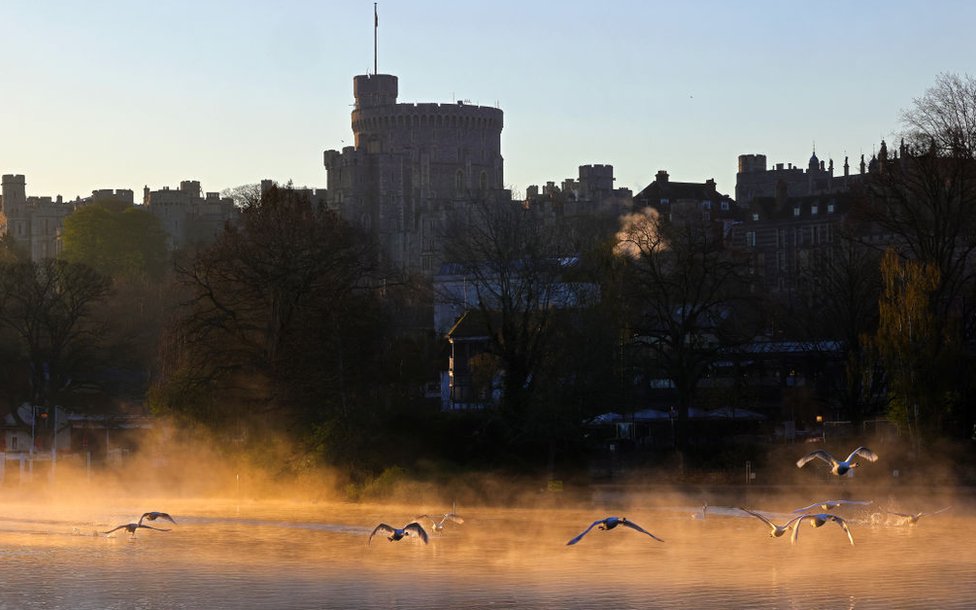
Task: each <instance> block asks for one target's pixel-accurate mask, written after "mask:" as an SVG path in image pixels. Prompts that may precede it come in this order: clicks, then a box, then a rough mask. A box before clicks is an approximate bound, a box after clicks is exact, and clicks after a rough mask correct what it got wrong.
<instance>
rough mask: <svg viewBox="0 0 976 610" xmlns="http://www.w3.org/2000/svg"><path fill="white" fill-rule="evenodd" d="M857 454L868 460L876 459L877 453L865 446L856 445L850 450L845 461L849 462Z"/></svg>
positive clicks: (873, 460)
mask: <svg viewBox="0 0 976 610" xmlns="http://www.w3.org/2000/svg"><path fill="white" fill-rule="evenodd" d="M857 456H861V457H862V458H864V459H866V460H867V461H869V462H877V461H878V454H877V453H875V452H873V451H871V450H870V449H868V448H867V447H858V448H857V449H855V450H854V451H851V454H850V455H849V456H847V461H848V462H850V461H851V460H853V459H854V458H855V457H857Z"/></svg>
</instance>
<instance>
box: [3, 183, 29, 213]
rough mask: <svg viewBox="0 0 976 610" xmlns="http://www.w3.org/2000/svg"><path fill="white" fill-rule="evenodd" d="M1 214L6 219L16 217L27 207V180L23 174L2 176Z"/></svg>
mask: <svg viewBox="0 0 976 610" xmlns="http://www.w3.org/2000/svg"><path fill="white" fill-rule="evenodd" d="M2 189H3V191H2V192H3V213H4V214H6V215H7V216H8V217H10V216H16V215H18V214H19V213H21V212H22V211H23V210H24V207H25V206H26V205H27V180H26V179H25V178H24V176H23V174H4V176H3V181H2Z"/></svg>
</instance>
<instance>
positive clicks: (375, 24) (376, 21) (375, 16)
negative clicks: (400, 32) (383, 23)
mask: <svg viewBox="0 0 976 610" xmlns="http://www.w3.org/2000/svg"><path fill="white" fill-rule="evenodd" d="M373 27H374V28H378V27H380V14H379V13H377V12H376V3H375V2H374V3H373Z"/></svg>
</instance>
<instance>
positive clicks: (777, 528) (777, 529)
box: [739, 506, 802, 538]
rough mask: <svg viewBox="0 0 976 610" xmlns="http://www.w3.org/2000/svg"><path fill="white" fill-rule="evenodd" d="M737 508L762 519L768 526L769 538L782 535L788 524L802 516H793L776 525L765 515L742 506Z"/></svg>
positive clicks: (786, 530)
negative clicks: (782, 523) (783, 523)
mask: <svg viewBox="0 0 976 610" xmlns="http://www.w3.org/2000/svg"><path fill="white" fill-rule="evenodd" d="M739 510H741V511H743V512H746V513H749V514H750V515H752V516H753V517H755V518H757V519H759V520H760V521H762V522H763V523H765V524H766V525H768V526H769V537H770V538H779V537H780V536H782V535H783V534H785V533H786V532H788V531H790V526H791V525H793V524H794V523H796V522H797V521H799V520H800V519H801V518H802V517H793V518H792V519H790V520H789V521H787V522H786V524H785V525H776V524H775V523H773V522H772V521H770V520H769V519H767V518H766V517H765V516H763V515H760V514H759V513H757V512H753V511H751V510H749V509H748V508H742V507H741V506H740V507H739Z"/></svg>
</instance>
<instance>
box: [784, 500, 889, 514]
mask: <svg viewBox="0 0 976 610" xmlns="http://www.w3.org/2000/svg"><path fill="white" fill-rule="evenodd" d="M853 504H856V505H861V506H867V505H868V504H871V500H824V501H823V502H815V503H813V504H811V505H810V506H804V507H803V508H798V509H796V510H794V511H793V512H794V513H805V512H808V511H811V510H813V509H815V508H819V509H821V510H824V511H828V510H832V509H834V508H838V507H840V506H845V505H853Z"/></svg>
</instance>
